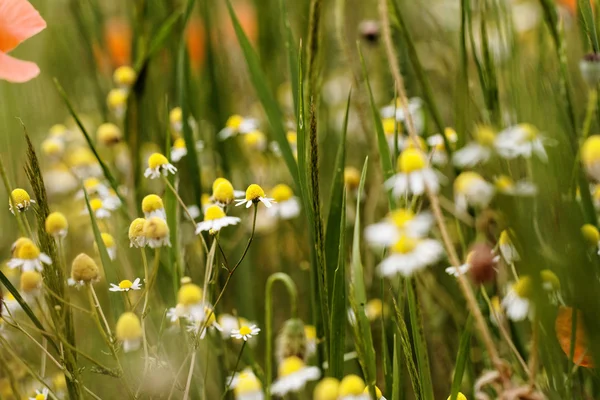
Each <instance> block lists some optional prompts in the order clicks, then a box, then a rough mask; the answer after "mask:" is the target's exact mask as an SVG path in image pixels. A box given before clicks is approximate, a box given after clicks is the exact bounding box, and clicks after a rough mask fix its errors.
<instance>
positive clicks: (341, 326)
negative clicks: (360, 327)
mask: <svg viewBox="0 0 600 400" xmlns="http://www.w3.org/2000/svg"><path fill="white" fill-rule="evenodd" d="M339 206H340V209H341V214H340V219H339V220H338V225H339V236H338V246H339V252H338V253H339V254H341V256H340V257H336V260H337V268H336V269H335V271H334V273H333V275H332V276H333V288H332V290H331V292H330V293H331V326H330V330H329V331H330V332H331V343H330V345H329V352H330V353H329V375H330V376H333V377H334V378H337V379H342V377H343V376H344V349H345V341H346V318H347V317H346V257H345V254H344V253H345V250H346V193H345V190H344V188H343V187H342V202H341V204H340V205H339ZM328 265H329V264H328Z"/></svg>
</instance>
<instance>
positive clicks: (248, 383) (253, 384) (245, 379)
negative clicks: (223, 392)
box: [234, 373, 261, 398]
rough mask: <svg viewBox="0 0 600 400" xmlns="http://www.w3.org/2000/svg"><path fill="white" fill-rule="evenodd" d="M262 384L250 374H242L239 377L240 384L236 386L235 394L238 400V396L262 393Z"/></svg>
mask: <svg viewBox="0 0 600 400" xmlns="http://www.w3.org/2000/svg"><path fill="white" fill-rule="evenodd" d="M260 390H261V384H260V381H259V380H258V379H257V378H256V376H254V374H250V373H241V374H240V375H239V379H238V384H237V385H236V387H235V389H234V392H235V394H236V398H238V396H240V395H243V394H248V393H254V392H260Z"/></svg>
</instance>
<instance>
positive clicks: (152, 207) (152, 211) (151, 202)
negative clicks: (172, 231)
mask: <svg viewBox="0 0 600 400" xmlns="http://www.w3.org/2000/svg"><path fill="white" fill-rule="evenodd" d="M142 211H143V212H144V218H146V219H148V218H152V217H159V218H162V219H164V220H165V221H166V220H167V212H166V211H165V205H164V203H163V201H162V199H161V198H160V196H157V195H155V194H149V195H147V196H146V197H144V199H143V200H142Z"/></svg>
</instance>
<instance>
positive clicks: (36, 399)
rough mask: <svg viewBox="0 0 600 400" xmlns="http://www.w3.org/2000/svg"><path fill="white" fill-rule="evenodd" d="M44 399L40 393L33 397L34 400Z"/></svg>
mask: <svg viewBox="0 0 600 400" xmlns="http://www.w3.org/2000/svg"><path fill="white" fill-rule="evenodd" d="M45 399H46V396H44V395H43V394H42V393H40V394H36V395H35V400H45Z"/></svg>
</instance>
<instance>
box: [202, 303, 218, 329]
mask: <svg viewBox="0 0 600 400" xmlns="http://www.w3.org/2000/svg"><path fill="white" fill-rule="evenodd" d="M204 314H205V315H207V316H208V319H207V321H206V324H207V325H212V324H214V323H215V322H217V318H216V317H215V312H214V310H212V309H210V308H208V307H204Z"/></svg>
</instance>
